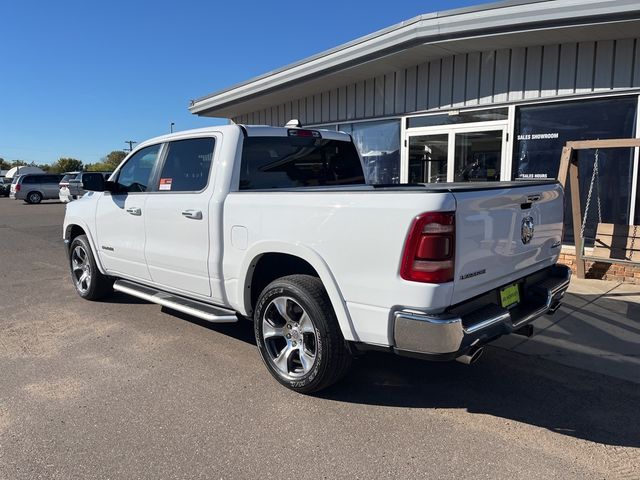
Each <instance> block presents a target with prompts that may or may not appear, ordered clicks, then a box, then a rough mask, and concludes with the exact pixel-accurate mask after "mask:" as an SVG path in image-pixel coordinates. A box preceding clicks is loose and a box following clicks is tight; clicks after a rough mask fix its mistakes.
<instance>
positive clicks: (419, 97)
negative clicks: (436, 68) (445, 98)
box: [416, 60, 440, 110]
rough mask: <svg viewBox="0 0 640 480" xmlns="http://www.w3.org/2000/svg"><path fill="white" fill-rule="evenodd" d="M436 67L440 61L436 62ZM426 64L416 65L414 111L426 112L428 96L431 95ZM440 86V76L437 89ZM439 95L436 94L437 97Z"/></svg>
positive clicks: (428, 67) (428, 66)
mask: <svg viewBox="0 0 640 480" xmlns="http://www.w3.org/2000/svg"><path fill="white" fill-rule="evenodd" d="M438 65H440V61H439V60H438ZM430 68H431V67H430V65H429V64H428V63H421V64H420V65H418V78H417V79H416V110H426V109H427V108H429V94H430V93H431V83H430V80H429V69H430ZM439 86H440V75H438V87H439ZM439 95H440V93H438V96H439Z"/></svg>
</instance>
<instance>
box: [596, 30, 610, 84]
mask: <svg viewBox="0 0 640 480" xmlns="http://www.w3.org/2000/svg"><path fill="white" fill-rule="evenodd" d="M613 55H614V42H613V40H602V41H599V42H598V43H597V44H596V65H595V71H594V75H593V90H594V91H604V90H610V89H611V84H612V80H613Z"/></svg>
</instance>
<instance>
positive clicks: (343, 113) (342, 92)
mask: <svg viewBox="0 0 640 480" xmlns="http://www.w3.org/2000/svg"><path fill="white" fill-rule="evenodd" d="M345 118H347V87H346V86H344V87H340V88H339V89H338V119H339V120H344V119H345Z"/></svg>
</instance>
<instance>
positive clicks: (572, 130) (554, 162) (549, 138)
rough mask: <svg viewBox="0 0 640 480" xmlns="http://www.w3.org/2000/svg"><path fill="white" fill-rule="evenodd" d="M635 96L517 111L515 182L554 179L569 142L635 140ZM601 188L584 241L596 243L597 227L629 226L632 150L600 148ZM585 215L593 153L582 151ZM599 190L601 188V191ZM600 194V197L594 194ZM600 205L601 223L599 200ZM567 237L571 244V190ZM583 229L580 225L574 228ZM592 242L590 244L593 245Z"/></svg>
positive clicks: (579, 156) (547, 105)
mask: <svg viewBox="0 0 640 480" xmlns="http://www.w3.org/2000/svg"><path fill="white" fill-rule="evenodd" d="M637 103H638V99H637V97H618V98H607V99H604V98H603V99H596V100H578V101H572V102H563V103H552V104H544V105H531V106H524V107H519V108H518V109H517V110H516V119H515V137H516V138H515V140H516V141H515V142H514V143H515V146H514V155H513V177H514V179H516V180H527V179H540V178H556V177H557V175H558V168H559V166H560V155H561V153H562V147H563V146H564V144H565V143H566V142H568V141H571V140H596V139H601V140H603V139H609V138H632V137H635V133H636V110H637ZM598 157H599V159H598V162H599V163H598V167H599V168H598V170H599V172H600V175H599V178H598V179H597V183H598V184H597V185H594V188H593V191H594V193H593V195H595V197H593V195H592V203H591V207H590V209H589V212H588V213H587V222H586V226H585V232H584V236H585V238H587V239H592V238H593V237H594V236H595V229H596V228H597V224H598V223H599V222H600V221H602V222H604V223H616V224H628V223H629V207H630V198H631V178H632V172H633V150H632V149H622V148H619V149H602V150H600V151H599V153H598ZM578 161H579V162H580V168H579V172H580V196H581V197H582V198H581V205H582V208H583V210H584V209H585V207H586V202H587V194H588V192H589V186H590V184H591V179H592V174H593V167H594V162H595V152H594V151H593V150H583V151H579V152H578ZM597 187H599V189H598V188H597ZM597 190H599V193H600V194H599V196H598V195H597V194H596V191H597ZM598 197H599V200H600V205H601V219H600V218H598V212H597V201H598ZM566 198H567V201H566V202H565V238H564V239H563V241H564V242H565V243H568V244H573V243H574V242H573V229H572V225H571V202H570V201H568V199H569V198H570V191H569V190H567V192H566ZM576 228H579V226H576ZM590 243H591V242H589V241H587V242H586V244H587V245H589V244H590Z"/></svg>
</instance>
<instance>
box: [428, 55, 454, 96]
mask: <svg viewBox="0 0 640 480" xmlns="http://www.w3.org/2000/svg"><path fill="white" fill-rule="evenodd" d="M452 93H453V57H445V58H443V59H442V64H441V65H440V103H439V104H438V105H437V107H450V106H451V101H452ZM429 108H431V105H429Z"/></svg>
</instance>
